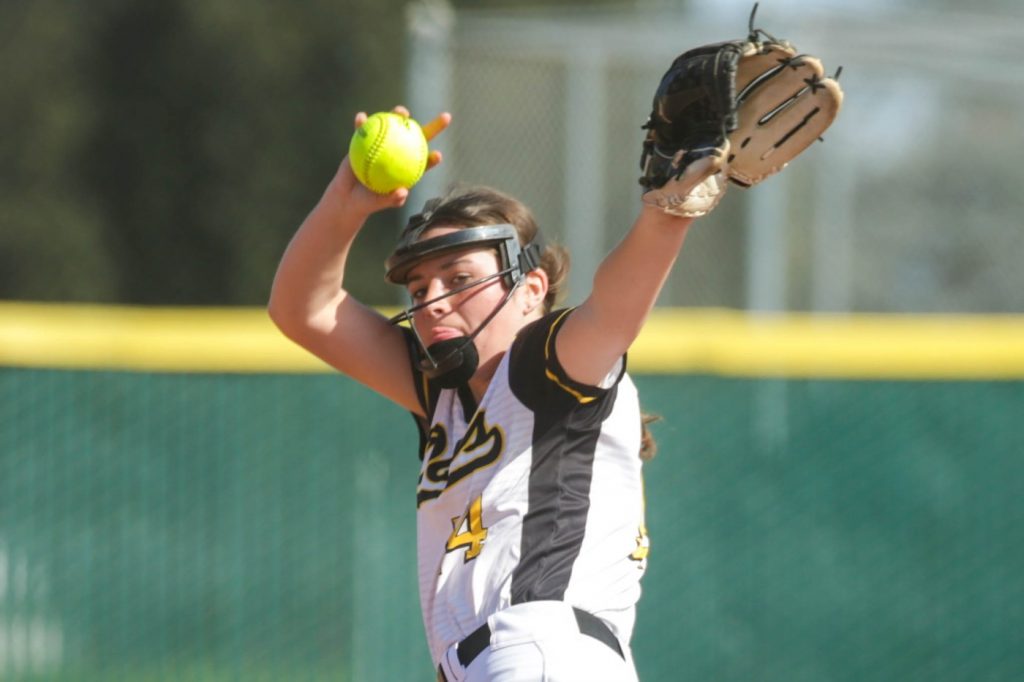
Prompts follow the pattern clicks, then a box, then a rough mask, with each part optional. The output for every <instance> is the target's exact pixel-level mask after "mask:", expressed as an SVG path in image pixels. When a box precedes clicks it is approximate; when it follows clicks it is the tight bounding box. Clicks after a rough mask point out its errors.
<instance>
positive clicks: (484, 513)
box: [413, 310, 648, 663]
mask: <svg viewBox="0 0 1024 682" xmlns="http://www.w3.org/2000/svg"><path fill="white" fill-rule="evenodd" d="M570 313H571V310H562V311H556V312H553V313H550V314H548V315H547V316H545V317H544V318H543V319H541V320H538V321H536V322H534V323H532V324H530V325H528V326H527V327H525V328H524V329H523V330H522V331H521V332H520V333H519V335H518V336H517V337H516V339H515V341H514V342H513V344H512V346H511V348H510V350H509V352H508V353H506V354H505V356H504V357H503V358H502V360H501V362H500V364H499V366H498V368H497V370H496V372H495V375H494V378H493V379H492V380H491V383H490V386H489V387H488V389H487V392H486V393H485V395H484V396H483V398H482V399H481V400H480V402H479V404H477V403H476V401H475V400H474V398H473V395H472V394H471V392H470V391H469V389H468V388H466V387H463V388H461V389H444V390H442V389H440V388H438V387H436V386H435V385H433V384H432V383H431V382H430V381H429V380H427V379H426V377H424V376H423V375H422V374H421V373H419V371H418V370H417V369H416V365H415V363H413V367H414V369H413V372H414V375H415V381H416V382H417V386H418V389H419V390H418V392H419V396H420V401H421V403H422V406H423V409H424V411H425V413H426V414H427V418H426V419H421V418H417V422H418V424H419V426H420V432H421V457H422V462H421V469H420V477H419V482H418V486H417V491H416V502H417V534H418V556H419V586H420V600H421V605H422V609H423V621H424V625H425V627H426V632H427V638H428V642H429V646H430V651H431V655H432V656H433V658H434V661H435V663H436V662H437V661H438V660H439V658H440V656H441V655H442V653H443V652H444V651H445V650H446V649H447V648H448V647H449V646H450V645H451V644H452V643H454V642H457V641H459V640H461V639H462V638H464V637H466V636H467V635H468V634H469V633H470V632H472V631H473V630H474V629H475V628H477V627H478V626H479V625H480V624H481V623H483V622H484V621H485V620H486V618H487V617H488V616H489V615H491V614H492V613H495V612H497V611H499V610H502V609H504V608H507V607H509V606H511V605H514V604H519V603H523V602H530V601H541V600H556V601H565V602H568V603H570V604H571V605H573V606H576V607H578V608H581V609H584V610H586V611H589V612H591V613H593V614H595V615H597V616H599V617H601V618H602V619H604V620H605V621H606V622H607V623H608V624H609V625H610V626H611V627H612V629H613V630H614V632H615V634H616V635H617V636H618V637H619V639H620V640H622V641H623V642H624V643H628V641H629V638H630V635H631V633H632V629H633V622H634V614H635V605H636V602H637V600H638V599H639V596H640V578H641V577H642V575H643V573H644V570H645V568H646V558H647V547H648V540H647V535H646V530H645V528H644V501H643V484H642V479H641V461H640V456H639V452H640V438H641V419H640V407H639V401H638V398H637V392H636V388H635V387H634V385H633V383H632V381H631V380H630V378H629V376H628V375H627V374H626V372H625V358H622V359H621V360H620V361H619V363H617V366H616V368H615V369H614V371H613V372H612V373H611V374H609V376H608V377H607V378H606V380H605V381H604V382H602V385H601V386H586V385H582V384H579V383H577V382H575V381H573V380H571V379H570V378H569V377H568V376H567V375H566V374H565V372H564V371H563V369H562V367H561V364H560V363H559V361H558V357H557V355H556V353H555V344H554V339H555V337H556V335H557V334H558V329H559V328H560V326H561V324H562V323H563V322H564V320H565V319H566V317H567V315H569V314H570Z"/></svg>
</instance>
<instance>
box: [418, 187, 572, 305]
mask: <svg viewBox="0 0 1024 682" xmlns="http://www.w3.org/2000/svg"><path fill="white" fill-rule="evenodd" d="M502 223H508V224H510V225H512V226H513V227H515V228H516V232H517V233H518V234H519V244H520V245H521V246H525V245H527V244H529V243H530V242H532V241H534V240H535V239H536V238H537V237H538V233H539V229H538V227H537V221H536V219H535V218H534V217H533V213H532V212H531V211H530V209H529V208H528V207H527V206H526V204H524V203H523V202H521V201H519V200H518V199H516V198H514V197H512V196H510V195H508V194H505V193H503V192H499V191H498V190H496V189H492V188H490V187H483V186H471V187H456V188H453V189H451V190H449V191H448V192H447V193H445V194H444V195H443V196H440V197H436V198H434V199H430V200H429V201H427V202H426V203H425V204H424V205H423V210H422V211H420V212H419V213H417V214H416V215H414V216H412V217H411V218H409V222H408V224H407V225H406V226H405V229H404V230H403V232H402V236H404V235H405V234H407V233H408V232H411V231H413V230H423V231H426V230H428V229H430V228H432V227H458V228H464V227H477V226H480V225H499V224H502ZM541 249H542V250H541V258H540V267H541V269H542V270H543V271H544V272H545V273H547V276H548V293H547V295H546V296H545V297H544V312H550V311H551V309H552V308H554V307H555V305H557V304H558V303H559V302H560V301H561V299H562V296H563V294H564V289H565V284H566V280H567V279H568V276H569V252H568V251H566V250H565V248H564V247H563V246H561V245H559V244H555V243H551V242H548V241H547V240H543V241H542V242H541Z"/></svg>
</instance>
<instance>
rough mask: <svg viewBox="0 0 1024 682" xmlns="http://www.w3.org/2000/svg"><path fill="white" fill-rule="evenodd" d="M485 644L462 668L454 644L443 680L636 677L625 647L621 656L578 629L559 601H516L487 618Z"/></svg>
mask: <svg viewBox="0 0 1024 682" xmlns="http://www.w3.org/2000/svg"><path fill="white" fill-rule="evenodd" d="M487 623H488V625H490V628H491V645H490V646H489V647H487V648H486V649H484V650H483V651H481V652H480V654H479V655H478V656H477V657H476V658H474V659H473V661H472V662H470V664H469V665H468V666H466V667H465V668H463V667H462V665H461V664H460V663H459V659H458V656H457V654H456V647H455V646H454V645H453V646H452V647H450V648H449V649H448V651H447V652H445V655H444V656H443V657H442V660H441V668H442V670H443V671H444V674H445V677H446V678H447V679H448V682H637V677H636V670H635V668H634V667H633V660H632V655H631V654H630V651H629V647H626V646H622V645H621V643H620V646H622V651H623V653H624V654H625V656H626V659H625V660H623V659H622V657H621V656H619V654H618V653H616V652H615V651H612V649H611V648H609V647H608V645H607V644H604V643H603V642H601V641H599V640H597V639H595V638H593V637H591V636H589V635H584V634H582V633H580V630H579V625H578V624H577V623H576V616H575V614H574V613H573V610H572V607H571V606H569V605H568V604H566V603H564V602H552V601H545V602H528V603H526V604H517V605H515V606H511V607H509V608H507V609H505V610H504V611H499V612H498V613H496V614H494V615H492V616H491V617H490V618H488V619H487Z"/></svg>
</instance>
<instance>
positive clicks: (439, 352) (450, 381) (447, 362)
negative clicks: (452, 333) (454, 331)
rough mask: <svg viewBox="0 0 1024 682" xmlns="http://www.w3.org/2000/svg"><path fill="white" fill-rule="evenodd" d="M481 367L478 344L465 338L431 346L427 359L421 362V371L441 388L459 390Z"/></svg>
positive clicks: (448, 340) (440, 342)
mask: <svg viewBox="0 0 1024 682" xmlns="http://www.w3.org/2000/svg"><path fill="white" fill-rule="evenodd" d="M428 358H429V359H428ZM433 358H438V359H437V360H432V359H433ZM479 366H480V353H479V352H477V349H476V344H475V343H473V339H471V338H468V337H465V336H460V337H456V338H454V339H445V340H444V341H438V342H437V343H432V344H430V347H428V348H427V357H426V358H423V359H422V360H420V371H421V372H423V374H424V375H426V377H427V378H428V379H430V380H431V381H436V382H437V385H438V386H440V387H441V388H458V387H459V386H461V385H463V384H465V383H468V382H469V380H470V379H472V378H473V375H474V374H475V373H476V368H477V367H479Z"/></svg>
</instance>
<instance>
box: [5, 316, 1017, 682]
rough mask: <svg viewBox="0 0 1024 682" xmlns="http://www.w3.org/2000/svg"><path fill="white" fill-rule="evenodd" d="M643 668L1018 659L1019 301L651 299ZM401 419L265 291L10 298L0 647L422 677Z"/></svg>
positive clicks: (805, 668) (106, 660)
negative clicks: (732, 304) (322, 358)
mask: <svg viewBox="0 0 1024 682" xmlns="http://www.w3.org/2000/svg"><path fill="white" fill-rule="evenodd" d="M630 365H631V368H632V370H633V372H634V373H636V382H637V384H638V385H639V387H640V390H641V396H642V400H643V404H644V407H645V408H646V409H647V410H648V411H651V412H654V413H657V414H660V415H662V416H663V417H664V420H663V421H662V422H661V423H659V424H657V425H656V426H655V429H656V435H657V437H658V440H659V443H660V452H659V454H658V455H657V457H656V458H655V459H654V461H652V462H651V463H649V464H648V465H647V468H646V480H647V503H648V521H649V523H648V527H649V530H650V534H651V538H652V552H651V561H650V569H649V573H648V575H647V577H646V579H645V581H644V598H643V600H642V601H641V604H640V607H639V613H638V624H637V628H636V634H635V638H634V650H635V653H636V656H637V659H638V667H639V670H640V673H641V679H643V680H645V682H651V681H654V680H737V681H739V680H743V681H745V682H746V681H751V680H766V681H775V680H778V681H780V682H781V681H786V682H792V681H800V680H807V681H822V680H841V681H847V680H849V681H851V682H853V681H861V680H894V681H895V680H900V681H905V680H922V681H924V680H928V681H935V680H965V681H966V680H971V681H977V680H988V681H992V680H1020V679H1024V646H1022V641H1021V639H1022V633H1024V530H1022V529H1024V504H1022V496H1024V461H1022V458H1024V319H1022V318H1019V317H1001V318H1000V317H978V318H972V317H929V318H903V317H880V316H875V317H866V316H847V317H836V318H823V317H803V316H794V315H789V316H765V317H750V316H746V315H742V314H739V313H735V312H730V311H716V310H706V311H680V310H659V311H656V314H655V316H654V318H653V319H652V320H651V323H650V324H649V326H648V328H647V329H646V330H645V332H644V335H643V337H642V338H641V340H640V341H639V342H638V344H637V345H636V347H635V350H634V352H633V353H632V354H631V357H630ZM415 448H416V433H415V428H414V425H413V422H412V420H411V419H410V418H409V417H408V416H407V415H404V414H403V413H402V411H401V410H400V409H398V408H396V407H393V406H391V405H390V404H388V403H387V402H385V401H384V400H383V399H380V398H378V397H376V396H375V395H374V394H371V393H369V392H368V391H367V390H365V389H363V388H362V387H360V386H358V385H356V384H354V383H353V382H351V381H349V380H347V379H345V378H342V377H340V376H338V375H335V374H332V373H330V372H329V371H328V370H327V369H326V368H325V367H323V366H322V365H320V364H319V363H317V362H316V361H313V360H310V359H309V358H307V357H306V356H305V355H304V354H303V353H302V352H301V351H298V350H297V349H294V348H293V347H291V346H290V345H289V344H288V343H287V342H286V341H285V340H283V339H282V338H281V337H280V336H279V335H278V334H277V333H276V332H275V331H274V330H273V329H272V328H271V326H270V324H269V322H268V321H267V320H266V317H265V315H264V314H263V312H262V311H258V310H187V309H135V308H103V307H71V306H50V305H46V306H35V305H26V304H3V305H0V679H2V680H4V681H7V680H11V681H15V682H22V681H28V680H32V681H43V680H45V681H47V682H50V681H54V682H55V681H57V680H60V681H65V680H67V681H76V682H77V681H92V680H104V681H105V680H142V681H149V680H195V681H197V682H220V681H221V680H275V681H278V680H280V681H285V682H289V681H293V680H294V681H298V680H340V681H350V680H360V681H363V680H368V681H376V680H389V681H390V680H423V681H427V680H432V679H433V674H432V672H431V670H430V663H429V658H428V655H427V652H426V647H425V644H424V643H423V642H424V640H423V633H422V625H421V622H420V618H419V609H418V606H417V594H416V579H415V557H414V552H415V537H414V526H415V518H414V512H415V503H414V499H415V497H414V494H413V491H414V489H415V485H416V476H417V466H418V461H417V458H416V452H415Z"/></svg>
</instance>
